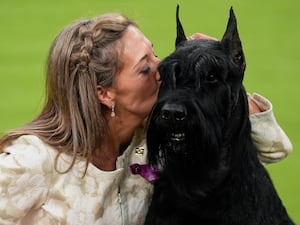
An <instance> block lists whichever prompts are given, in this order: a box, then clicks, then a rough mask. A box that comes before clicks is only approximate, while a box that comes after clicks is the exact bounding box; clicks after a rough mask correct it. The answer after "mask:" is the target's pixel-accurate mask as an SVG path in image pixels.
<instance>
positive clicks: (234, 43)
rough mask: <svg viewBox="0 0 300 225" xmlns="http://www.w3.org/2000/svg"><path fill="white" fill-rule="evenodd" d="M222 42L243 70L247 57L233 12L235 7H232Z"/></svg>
mask: <svg viewBox="0 0 300 225" xmlns="http://www.w3.org/2000/svg"><path fill="white" fill-rule="evenodd" d="M221 43H222V44H223V46H224V47H225V49H226V50H227V51H228V54H229V55H230V56H231V57H232V60H233V62H234V63H235V64H237V65H238V66H241V67H242V68H241V69H242V70H244V69H245V59H244V53H243V48H242V43H241V40H240V37H239V33H238V30H237V22H236V18H235V15H234V12H233V8H232V7H231V8H230V16H229V20H228V23H227V29H226V31H225V33H224V36H223V38H222V40H221Z"/></svg>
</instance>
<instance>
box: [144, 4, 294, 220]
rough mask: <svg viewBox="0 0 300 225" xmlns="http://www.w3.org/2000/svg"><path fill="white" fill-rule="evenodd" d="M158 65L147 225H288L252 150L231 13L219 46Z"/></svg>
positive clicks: (185, 51) (200, 47) (206, 43)
mask: <svg viewBox="0 0 300 225" xmlns="http://www.w3.org/2000/svg"><path fill="white" fill-rule="evenodd" d="M176 18H177V39H176V50H175V52H173V53H172V54H171V55H169V56H168V57H166V58H165V59H164V60H163V61H162V62H161V63H160V65H159V72H160V75H161V80H162V83H161V88H160V91H159V96H158V101H157V104H156V105H155V106H154V108H153V111H152V113H151V116H150V119H149V124H148V132H147V145H148V150H149V152H148V160H149V164H150V165H151V166H152V167H155V168H159V170H160V172H159V174H158V176H159V179H158V180H157V181H155V182H154V193H153V199H152V202H151V205H150V208H149V211H148V215H147V217H146V222H145V224H146V225H196V224H197V225H290V224H293V222H292V221H291V219H290V218H289V216H288V215H287V212H286V209H285V207H284V206H283V204H282V202H281V200H280V198H279V197H278V195H277V192H276V190H275V188H274V186H273V184H272V181H271V179H270V176H269V175H268V173H267V171H266V169H265V168H264V167H263V166H262V165H261V163H260V161H259V160H258V158H257V151H256V148H255V146H254V145H253V143H252V140H251V137H250V132H251V125H250V122H249V117H248V101H247V94H246V92H245V89H244V87H243V84H242V81H243V77H244V70H245V65H246V64H245V59H244V54H243V50H242V45H241V41H240V38H239V34H238V30H237V23H236V18H235V15H234V12H233V9H232V8H231V9H230V16H229V20H228V24H227V29H226V31H225V33H224V36H223V38H222V40H221V41H212V40H191V41H187V38H186V36H185V34H184V30H183V28H182V25H181V22H180V20H179V17H178V7H177V14H176Z"/></svg>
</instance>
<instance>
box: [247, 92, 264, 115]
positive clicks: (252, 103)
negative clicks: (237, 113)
mask: <svg viewBox="0 0 300 225" xmlns="http://www.w3.org/2000/svg"><path fill="white" fill-rule="evenodd" d="M248 105H249V114H250V115H251V114H254V113H260V112H262V110H261V109H260V108H259V107H258V105H257V104H256V102H255V101H253V99H251V96H249V95H248Z"/></svg>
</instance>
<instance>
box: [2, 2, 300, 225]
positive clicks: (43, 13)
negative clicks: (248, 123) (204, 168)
mask: <svg viewBox="0 0 300 225" xmlns="http://www.w3.org/2000/svg"><path fill="white" fill-rule="evenodd" d="M177 3H179V4H180V15H181V21H182V23H183V26H184V27H185V31H186V34H187V35H190V34H192V33H194V32H202V33H206V34H208V35H211V36H214V37H217V38H221V37H222V35H223V32H224V30H225V26H226V23H227V19H228V15H229V8H230V6H233V8H234V11H235V14H236V17H237V20H238V28H239V33H240V37H241V39H242V41H243V47H244V51H245V55H246V61H247V69H246V77H245V82H244V83H245V86H246V88H247V90H248V92H257V93H260V94H262V95H264V96H265V97H267V98H268V99H269V100H271V102H272V103H273V108H274V113H275V115H276V118H277V121H278V122H279V124H280V125H281V126H282V128H283V129H284V130H285V132H286V133H287V134H288V136H289V137H290V139H291V141H292V143H293V153H292V154H291V155H290V156H289V157H288V158H286V159H285V160H283V161H282V162H280V163H276V164H272V165H267V166H266V167H267V169H268V171H269V172H270V174H271V177H272V178H273V181H274V184H275V186H276V188H277V191H278V193H279V195H280V197H281V199H282V201H283V203H284V204H285V206H286V208H287V210H288V212H289V214H290V216H291V217H292V218H293V220H294V221H295V223H296V224H300V193H299V192H300V179H299V176H300V175H299V172H300V164H299V162H297V161H299V159H300V153H299V147H300V139H299V131H298V129H299V127H300V116H299V114H300V105H299V99H298V98H299V97H300V87H299V82H300V73H299V63H300V45H299V41H300V1H299V0H285V1H279V0H264V1H261V0H251V1H250V0H248V1H246V0H244V1H242V0H239V1H238V0H236V1H234V0H222V1H217V0H189V1H188V0H185V1H184V0H177V1H175V0H164V1H162V0H160V1H159V0H151V1H149V0H126V1H125V0H123V1H121V0H110V1H108V0H105V1H104V0H85V1H79V0H72V1H71V0H51V1H45V0H26V1H23V0H1V3H0V29H1V30H0V103H1V104H0V134H2V133H3V132H5V131H7V130H9V129H12V128H15V127H18V126H21V125H23V124H24V123H26V122H28V121H29V120H31V119H32V118H33V117H34V116H36V115H37V113H39V111H40V109H41V106H42V104H43V96H44V72H45V70H44V66H45V61H46V56H47V53H48V49H49V47H50V45H51V43H52V40H53V39H54V37H55V36H56V34H57V33H58V32H59V31H60V30H61V29H62V28H63V27H64V26H65V25H67V24H69V23H70V22H72V21H74V20H77V19H79V18H86V17H92V16H95V15H98V14H102V13H105V12H112V11H115V12H121V13H123V14H125V15H127V16H128V17H130V18H131V19H133V20H135V21H136V22H137V23H138V24H139V27H140V29H141V30H142V31H143V32H144V33H145V35H146V36H147V37H148V38H149V39H150V40H151V41H152V42H153V44H154V48H155V51H156V54H157V55H158V56H159V58H161V59H162V58H163V57H165V56H166V55H167V54H169V53H170V52H171V51H172V50H173V48H174V38H175V8H176V5H177Z"/></svg>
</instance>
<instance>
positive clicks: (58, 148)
mask: <svg viewBox="0 0 300 225" xmlns="http://www.w3.org/2000/svg"><path fill="white" fill-rule="evenodd" d="M193 37H195V38H205V36H204V37H203V36H201V34H196V35H195V36H193ZM158 63H159V60H158V59H157V58H156V56H155V54H154V51H153V46H152V44H151V42H150V41H149V40H148V39H147V38H146V37H145V36H144V35H143V34H142V33H141V31H140V30H139V29H138V28H137V26H136V24H135V23H134V22H132V21H130V20H129V19H127V18H126V17H124V16H122V15H120V14H105V15H102V16H99V17H96V18H93V19H90V20H82V21H78V22H75V23H73V24H71V25H70V26H67V27H66V28H65V29H64V30H63V31H62V32H61V33H60V34H59V35H58V36H57V37H56V39H55V40H54V43H53V44H52V47H51V49H50V53H49V56H48V68H47V74H46V84H47V86H46V91H47V97H46V103H45V106H44V108H43V110H42V112H41V113H40V114H39V115H38V116H37V118H35V119H34V120H33V121H32V122H30V123H28V124H27V125H26V126H24V127H21V128H19V129H16V130H13V131H11V132H9V133H8V134H6V135H5V136H4V137H3V138H2V139H1V142H0V151H1V152H2V154H1V155H0V224H5V225H6V224H31V225H35V224H51V225H52V224H70V225H72V224H101V225H105V224H109V225H111V224H114V225H118V224H130V225H137V224H143V221H144V218H145V214H146V211H147V207H148V205H149V201H150V197H151V183H149V182H148V181H147V180H146V179H144V178H143V177H142V176H139V175H134V174H132V173H131V172H130V170H129V166H130V165H132V164H136V163H137V164H145V162H146V151H145V150H146V149H145V140H144V129H143V124H144V121H145V120H146V118H147V116H148V114H149V112H150V110H151V108H152V106H153V105H154V103H155V101H156V98H157V92H158V88H159V74H158V72H157V65H158ZM250 99H252V100H249V101H250V105H251V104H254V106H258V107H259V108H261V109H263V110H264V111H265V112H263V113H259V114H256V115H255V116H254V117H255V119H254V122H253V123H252V125H253V129H254V133H253V134H254V136H253V138H254V141H256V142H257V146H258V148H259V152H258V154H259V155H260V157H261V159H262V160H264V161H266V162H267V161H276V160H280V159H282V158H284V157H285V156H286V155H287V154H288V153H289V152H290V151H291V144H290V142H289V139H288V138H287V136H286V135H285V134H284V132H283V131H282V130H281V128H280V127H279V126H278V125H277V123H276V121H275V119H274V117H273V113H272V106H271V105H270V103H268V101H266V100H265V99H264V98H262V97H261V96H258V95H255V96H254V97H250ZM255 101H257V104H255ZM264 107H267V109H265V108H264ZM254 109H255V108H250V110H254ZM261 124H263V125H264V127H265V128H264V129H263V130H262V131H260V129H258V128H257V127H259V126H261ZM268 129H269V130H271V131H274V132H273V134H274V135H273V136H271V137H268V136H265V134H267V132H268ZM256 132H257V133H256ZM261 135H262V136H261ZM272 141H276V142H277V143H281V146H279V145H276V146H275V148H274V149H273V148H272V147H270V146H271V145H270V143H271V142H272Z"/></svg>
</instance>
